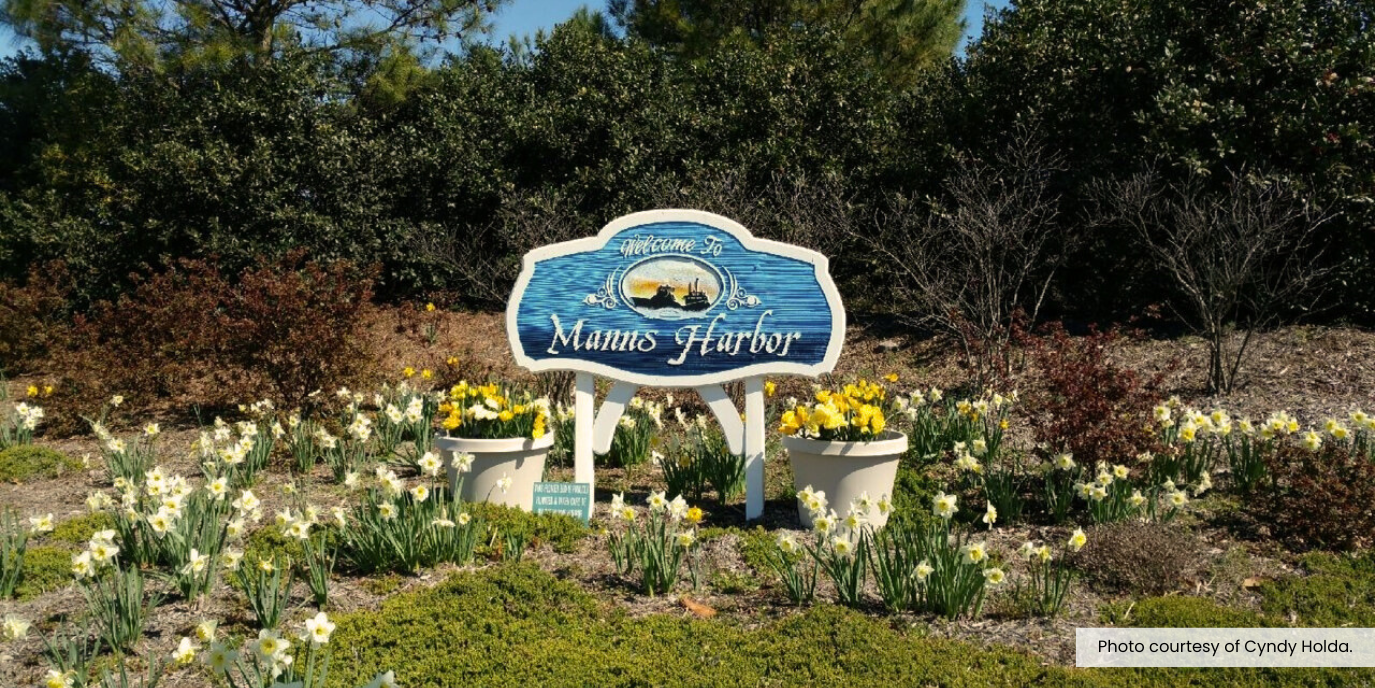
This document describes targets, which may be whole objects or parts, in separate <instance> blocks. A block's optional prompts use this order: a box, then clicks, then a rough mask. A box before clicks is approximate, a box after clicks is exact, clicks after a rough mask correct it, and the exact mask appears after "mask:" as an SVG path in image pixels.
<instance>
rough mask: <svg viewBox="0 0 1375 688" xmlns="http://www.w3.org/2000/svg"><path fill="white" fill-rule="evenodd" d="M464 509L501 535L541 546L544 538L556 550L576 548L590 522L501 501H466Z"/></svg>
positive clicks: (586, 532) (499, 537)
mask: <svg viewBox="0 0 1375 688" xmlns="http://www.w3.org/2000/svg"><path fill="white" fill-rule="evenodd" d="M463 509H464V511H468V512H470V513H472V514H473V517H474V518H478V517H480V518H482V519H484V520H486V522H487V527H488V529H489V530H490V531H491V532H493V533H496V534H497V536H498V537H497V539H498V540H501V538H502V537H504V536H514V537H516V538H518V539H521V540H522V541H524V542H526V543H528V544H529V545H530V546H531V547H538V546H539V544H540V543H541V542H545V543H548V544H549V546H550V547H553V548H554V551H555V552H559V553H562V554H567V553H569V552H572V551H573V550H574V549H575V548H576V547H577V546H578V541H579V540H581V539H583V538H584V537H586V536H587V534H588V532H589V531H588V529H587V526H586V525H584V524H583V522H582V521H581V520H579V519H577V518H574V517H572V516H569V515H567V514H549V513H546V514H532V513H530V512H528V511H522V510H521V509H516V508H512V507H508V506H504V505H501V504H490V503H488V502H474V503H472V504H465V505H464V506H463Z"/></svg>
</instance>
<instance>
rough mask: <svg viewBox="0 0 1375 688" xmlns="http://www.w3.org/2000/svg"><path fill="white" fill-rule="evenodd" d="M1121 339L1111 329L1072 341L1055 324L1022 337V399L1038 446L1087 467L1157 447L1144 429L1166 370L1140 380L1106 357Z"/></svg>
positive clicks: (1148, 430) (1160, 397) (1136, 375)
mask: <svg viewBox="0 0 1375 688" xmlns="http://www.w3.org/2000/svg"><path fill="white" fill-rule="evenodd" d="M1126 336H1127V335H1126V334H1124V333H1123V332H1122V331H1120V330H1119V329H1117V328H1112V329H1109V330H1104V331H1099V330H1098V329H1096V328H1094V329H1093V330H1091V331H1090V333H1089V334H1088V335H1087V336H1083V337H1071V336H1070V335H1069V333H1068V332H1066V331H1065V328H1064V326H1063V325H1061V324H1060V323H1051V324H1049V325H1047V326H1046V327H1045V328H1043V333H1042V334H1040V335H1027V336H1024V337H1022V338H1021V344H1022V346H1024V347H1025V350H1026V351H1027V354H1028V358H1029V362H1030V374H1031V378H1032V383H1033V384H1032V385H1031V389H1030V390H1028V394H1027V408H1028V412H1029V414H1030V418H1029V422H1030V424H1031V428H1032V431H1033V433H1034V434H1035V438H1036V441H1037V442H1040V443H1044V444H1045V445H1046V446H1047V447H1048V448H1049V449H1050V451H1055V452H1058V451H1070V452H1073V454H1074V457H1075V460H1076V461H1078V462H1079V463H1080V464H1083V465H1090V466H1091V465H1093V464H1094V462H1096V461H1099V460H1103V461H1109V462H1113V463H1124V462H1125V461H1124V460H1125V459H1127V458H1131V457H1134V456H1136V455H1137V454H1139V453H1140V452H1142V451H1146V450H1148V449H1152V448H1153V447H1154V445H1155V443H1156V441H1155V438H1154V435H1153V433H1152V432H1151V430H1150V429H1149V428H1148V424H1149V422H1150V419H1151V408H1152V407H1153V406H1155V404H1157V403H1159V402H1160V400H1161V399H1162V398H1163V397H1164V394H1163V393H1162V391H1161V385H1162V383H1163V382H1164V378H1165V375H1166V372H1168V371H1165V372H1160V373H1157V374H1155V375H1151V376H1143V375H1141V374H1139V373H1137V372H1136V371H1133V370H1130V369H1128V368H1125V367H1122V366H1120V365H1118V364H1116V363H1114V362H1113V361H1112V359H1111V355H1110V352H1111V349H1112V347H1113V346H1114V345H1115V344H1117V343H1118V342H1119V341H1121V340H1122V339H1123V338H1124V337H1126Z"/></svg>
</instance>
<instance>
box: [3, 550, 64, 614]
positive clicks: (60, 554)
mask: <svg viewBox="0 0 1375 688" xmlns="http://www.w3.org/2000/svg"><path fill="white" fill-rule="evenodd" d="M71 582H72V553H71V552H70V551H69V550H67V549H64V548H62V547H52V546H46V545H45V546H41V547H30V548H29V550H28V552H27V553H25V554H24V568H23V572H22V573H21V574H19V585H18V586H16V587H15V589H14V595H15V597H17V598H19V599H20V600H28V599H33V598H35V597H38V596H39V595H42V594H43V593H45V592H48V591H49V590H57V589H58V588H61V587H63V586H65V585H67V584H68V583H71Z"/></svg>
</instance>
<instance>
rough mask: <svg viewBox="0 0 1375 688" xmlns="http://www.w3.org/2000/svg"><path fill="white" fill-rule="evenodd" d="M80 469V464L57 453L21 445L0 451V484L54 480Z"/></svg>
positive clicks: (29, 445)
mask: <svg viewBox="0 0 1375 688" xmlns="http://www.w3.org/2000/svg"><path fill="white" fill-rule="evenodd" d="M79 468H81V462H80V461H78V460H77V459H74V458H72V457H70V456H67V455H66V454H63V453H62V452H59V451H54V450H52V449H49V448H47V447H39V446H36V445H32V444H21V445H17V446H13V447H10V448H9V449H6V450H4V451H0V482H25V481H28V480H43V479H46V478H56V477H57V476H59V475H62V474H63V473H65V472H67V471H74V470H77V469H79Z"/></svg>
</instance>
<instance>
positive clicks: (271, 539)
mask: <svg viewBox="0 0 1375 688" xmlns="http://www.w3.org/2000/svg"><path fill="white" fill-rule="evenodd" d="M243 551H244V560H245V561H255V562H256V561H272V560H273V559H275V558H277V557H278V556H283V557H286V558H287V559H289V560H291V562H292V563H293V564H294V563H297V562H300V561H301V560H303V559H304V558H305V549H304V548H303V547H302V546H301V541H300V540H297V539H296V538H291V537H287V536H286V534H285V533H283V532H282V529H281V528H277V527H275V526H264V527H262V528H259V529H257V530H255V531H253V532H251V533H249V534H248V540H247V542H245V543H244V549H243Z"/></svg>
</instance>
